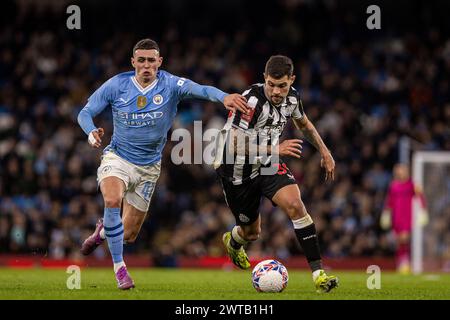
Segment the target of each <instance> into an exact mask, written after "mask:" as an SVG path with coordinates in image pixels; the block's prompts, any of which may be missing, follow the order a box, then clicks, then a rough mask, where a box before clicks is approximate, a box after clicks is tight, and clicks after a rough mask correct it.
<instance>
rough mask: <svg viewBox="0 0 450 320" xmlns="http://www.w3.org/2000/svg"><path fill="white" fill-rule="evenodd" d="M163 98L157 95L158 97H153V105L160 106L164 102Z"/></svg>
mask: <svg viewBox="0 0 450 320" xmlns="http://www.w3.org/2000/svg"><path fill="white" fill-rule="evenodd" d="M163 100H164V99H163V97H162V95H160V94H157V95H156V96H154V97H153V103H154V104H156V105H160V104H161V103H162V102H163Z"/></svg>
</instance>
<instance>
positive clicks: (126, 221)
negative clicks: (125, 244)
mask: <svg viewBox="0 0 450 320" xmlns="http://www.w3.org/2000/svg"><path fill="white" fill-rule="evenodd" d="M146 215H147V212H146V211H141V210H139V209H137V208H136V207H134V206H132V205H131V204H129V203H128V201H127V200H126V199H125V201H123V208H122V223H123V228H124V232H125V235H124V238H125V240H134V239H135V238H136V237H137V235H138V234H139V232H140V230H141V228H142V225H143V223H144V220H145V217H146ZM130 238H131V239H130Z"/></svg>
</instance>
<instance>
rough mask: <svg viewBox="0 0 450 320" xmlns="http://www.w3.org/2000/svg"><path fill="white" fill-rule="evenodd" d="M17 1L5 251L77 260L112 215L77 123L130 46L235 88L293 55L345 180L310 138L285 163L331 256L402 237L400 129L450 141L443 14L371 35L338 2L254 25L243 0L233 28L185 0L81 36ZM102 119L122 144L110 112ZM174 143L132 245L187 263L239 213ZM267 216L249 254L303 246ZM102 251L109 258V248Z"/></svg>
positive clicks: (5, 160) (6, 71)
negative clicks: (394, 183) (392, 221)
mask: <svg viewBox="0 0 450 320" xmlns="http://www.w3.org/2000/svg"><path fill="white" fill-rule="evenodd" d="M6 3H7V4H8V5H9V6H8V7H7V8H8V10H9V11H8V10H7V11H6V12H10V13H11V12H14V13H15V14H8V16H6V15H7V13H5V12H4V13H2V15H3V16H4V18H5V19H2V20H3V22H2V24H3V25H2V28H1V29H0V179H1V180H0V253H33V254H39V255H46V256H48V257H53V258H57V259H60V258H64V257H72V258H73V257H78V255H79V248H80V244H81V243H82V241H83V239H84V238H85V237H87V236H88V235H89V234H90V233H91V232H92V231H93V229H94V227H95V223H96V221H97V219H98V218H99V217H101V216H102V215H103V201H102V198H101V195H100V193H99V192H98V190H97V183H96V169H97V167H98V165H99V162H100V156H101V150H96V149H92V148H90V147H89V145H88V144H87V137H86V136H85V134H84V133H83V132H82V130H81V129H80V127H79V126H78V124H77V121H76V117H77V114H78V112H79V111H80V110H81V108H82V107H83V106H84V104H85V103H86V99H87V98H88V97H89V95H90V94H91V93H92V92H93V91H94V90H95V89H96V88H98V87H99V86H100V85H101V84H102V83H103V82H104V81H106V80H107V79H108V78H110V77H111V76H113V75H115V74H117V73H119V72H122V71H127V70H131V66H130V63H129V59H130V56H131V49H132V47H133V45H134V43H135V42H136V41H137V40H139V39H140V38H143V37H152V38H154V39H155V40H156V41H158V43H159V44H160V47H161V54H162V56H163V57H164V62H163V66H162V69H164V70H167V71H169V72H171V73H173V74H176V75H179V76H183V77H186V78H190V79H192V80H194V81H196V82H198V83H201V84H208V85H214V86H217V87H218V88H220V89H222V90H223V91H227V92H230V93H232V92H242V91H243V90H244V89H245V88H246V87H247V86H248V85H250V84H252V83H255V82H262V81H263V77H262V72H263V68H264V63H265V61H266V60H267V59H268V58H269V57H270V55H272V54H278V53H281V54H287V55H289V56H290V57H292V59H293V60H294V66H295V74H296V76H297V80H296V82H295V83H294V85H295V87H296V88H297V89H299V90H300V93H301V95H302V99H303V105H304V109H305V112H306V114H307V116H308V117H309V118H310V120H311V121H312V122H313V123H314V124H315V125H316V127H317V129H318V131H319V132H320V134H321V136H322V138H323V139H324V141H325V143H326V144H327V146H328V147H329V148H330V150H331V152H332V154H333V156H334V158H335V160H336V163H337V168H336V179H335V181H334V182H332V183H325V182H324V172H323V170H322V169H321V168H320V155H319V154H318V152H317V151H316V150H315V149H314V148H313V147H312V146H311V145H310V144H308V143H307V142H305V143H304V152H303V157H302V159H301V160H291V159H286V160H287V163H288V166H289V168H290V169H291V171H292V172H293V174H294V175H295V177H296V179H297V182H298V184H299V186H300V190H301V192H302V198H303V200H304V202H305V205H306V207H307V209H308V211H309V213H310V214H311V216H312V217H313V219H314V221H315V224H316V228H317V231H318V234H319V238H320V244H321V248H322V251H323V254H324V256H326V257H360V256H390V255H392V254H393V252H394V248H395V241H394V240H395V239H394V238H393V235H392V233H391V232H385V231H382V230H381V229H380V227H379V223H378V219H379V215H380V213H381V211H382V209H383V205H384V198H385V194H386V190H387V187H388V184H389V182H390V180H391V170H392V167H393V165H394V164H395V163H396V162H398V161H399V141H400V138H401V137H409V139H410V141H412V148H413V149H414V150H447V151H450V129H449V125H448V124H449V123H450V87H449V86H450V83H449V81H450V79H449V77H448V75H449V74H450V40H448V39H449V38H448V34H446V33H445V32H444V31H443V29H440V28H438V27H433V25H432V24H430V25H427V26H426V27H424V28H422V29H421V30H420V31H419V32H407V31H404V30H401V29H400V30H399V31H398V32H395V29H393V30H390V32H381V31H374V33H373V34H369V32H368V31H367V29H364V28H365V22H362V24H361V26H359V28H361V29H362V31H360V33H361V34H362V35H361V34H359V33H358V32H355V28H352V24H351V21H353V20H351V19H350V20H349V19H347V16H346V15H342V18H339V17H341V16H340V15H338V14H337V13H339V12H338V10H339V9H338V8H337V7H336V4H334V2H333V1H328V2H324V3H322V4H321V5H320V6H319V7H317V5H314V4H312V3H311V2H309V1H278V2H276V3H277V9H276V10H274V12H275V13H274V15H275V16H274V18H273V20H271V21H267V20H270V19H268V18H264V16H261V15H256V17H251V18H250V19H253V20H250V21H249V20H248V19H247V18H246V16H247V14H249V15H251V14H250V13H248V11H249V10H251V9H252V8H253V7H251V6H250V5H247V6H245V5H243V6H244V7H245V8H244V9H245V10H244V13H242V12H241V13H239V14H236V15H235V16H234V17H233V18H234V19H235V20H234V21H231V22H230V24H233V26H231V25H226V26H225V27H218V26H216V25H213V26H212V27H211V28H207V30H206V29H205V28H204V24H203V23H202V21H201V20H195V17H196V16H195V15H196V14H198V13H194V10H195V9H196V7H195V6H194V7H193V8H185V7H183V5H178V6H177V7H176V9H177V10H174V12H173V13H172V15H169V16H168V19H169V18H170V20H169V21H168V22H166V23H162V24H158V27H157V28H156V27H155V28H154V29H152V28H151V27H149V28H148V29H146V30H142V29H140V31H135V30H129V31H127V32H125V31H124V30H128V29H123V28H124V27H123V24H117V25H115V24H108V27H109V29H108V30H103V29H101V28H99V29H98V30H97V29H91V30H89V28H90V27H93V26H94V25H93V24H89V20H88V22H87V23H85V24H84V25H83V24H82V28H83V29H82V30H81V31H69V30H67V29H65V24H64V19H63V20H61V19H60V18H56V16H57V15H58V14H60V15H62V17H63V18H65V17H66V16H67V15H65V10H63V11H61V9H59V11H58V10H56V9H55V10H52V9H51V8H52V6H51V5H49V3H50V4H51V3H52V2H49V1H44V2H40V3H41V4H40V5H39V3H38V2H33V1H31V2H26V1H15V2H6ZM30 3H31V4H30ZM63 3H64V2H63ZM194 3H199V1H194ZM33 4H34V5H33ZM44 4H45V5H48V7H45V6H44ZM169 4H173V5H174V6H175V3H174V1H169V2H168V4H166V5H169ZM39 6H44V7H43V8H42V7H39ZM60 6H61V5H60ZM223 6H224V8H220V9H223V10H224V12H225V13H227V12H229V11H230V10H234V9H235V8H239V4H238V3H237V2H235V1H231V2H230V3H228V4H223ZM38 8H40V9H38ZM81 8H82V15H84V14H85V15H86V17H87V18H89V12H87V13H85V11H83V10H86V9H83V6H81ZM88 8H90V9H92V6H90V7H88ZM116 9H117V8H116ZM92 10H93V9H92ZM97 10H100V9H98V8H97ZM185 10H192V11H188V12H193V20H194V21H195V23H194V22H192V23H191V24H189V28H188V27H186V28H183V26H184V24H183V23H186V22H183V20H182V19H181V21H179V22H178V20H176V17H177V14H179V15H181V14H183V13H186V12H185ZM305 11H306V13H305ZM55 12H56V13H55ZM195 12H196V11H195ZM245 13H247V14H245ZM108 14H109V13H108V11H107V12H106V13H104V15H105V16H108ZM153 14H154V13H153ZM161 15H162V14H161ZM130 16H132V15H131V14H130ZM138 16H139V17H144V18H145V15H143V14H142V13H141V14H140V15H138ZM82 17H83V16H82ZM213 17H214V16H213ZM163 18H164V17H163V16H160V17H159V18H158V19H163ZM99 19H101V18H99ZM149 19H150V18H149ZM211 19H213V18H211ZM138 20H139V19H137V20H135V21H136V24H138V25H140V26H141V27H142V26H145V22H139V21H138ZM157 21H159V20H157ZM157 21H156V22H152V21H150V20H149V22H148V23H149V24H150V26H156V25H157ZM349 21H350V22H349ZM60 22H61V23H62V24H61V26H59V27H58V28H55V27H52V23H60ZM101 22H102V20H100V22H99V23H98V25H101ZM139 23H140V24H139ZM430 23H431V22H430ZM98 25H97V27H98ZM236 25H239V26H240V27H237V26H236ZM326 28H328V29H326ZM154 30H155V31H154ZM178 110H179V112H178V116H177V118H176V121H175V124H174V128H187V129H189V130H191V131H193V122H194V121H196V120H201V121H202V124H203V129H204V130H205V129H207V128H221V127H222V125H223V123H224V120H225V118H226V112H225V109H224V108H223V107H222V106H220V105H218V104H212V103H208V102H204V101H188V102H183V103H181V104H180V105H179V108H178ZM95 123H96V124H97V126H102V127H103V128H105V131H106V138H105V139H103V140H104V141H109V136H110V135H111V133H112V126H111V125H112V123H111V114H110V111H109V110H106V111H105V112H104V113H102V114H101V115H100V116H99V117H97V118H96V119H95ZM285 131H286V132H285V137H301V134H300V133H299V132H298V131H296V130H295V128H294V127H293V126H292V125H289V126H288V127H287V129H286V130H285ZM169 139H170V133H169ZM175 144H176V142H171V141H168V143H167V145H166V148H165V151H164V158H163V165H162V174H161V177H160V179H159V181H158V184H157V187H156V191H155V193H154V195H153V199H152V203H151V207H150V210H149V218H148V219H146V221H145V223H144V225H143V227H142V231H141V233H140V235H139V236H138V238H137V241H136V243H134V244H130V245H127V246H126V248H125V250H126V252H128V253H148V254H150V255H151V256H152V257H153V259H154V262H155V263H156V264H158V265H176V259H177V257H202V256H207V255H208V256H223V255H224V254H225V253H224V250H223V248H222V246H221V236H222V234H223V232H225V231H227V230H230V229H231V227H232V226H233V225H234V222H235V221H234V218H233V216H232V214H231V212H230V211H229V209H228V208H227V206H226V203H225V200H224V197H223V194H222V189H221V186H220V183H219V181H218V179H217V177H216V174H215V172H214V170H213V169H212V167H210V166H208V165H199V164H195V165H194V164H193V165H174V164H173V163H172V162H171V159H170V152H171V148H172V147H173V146H174V145H175ZM105 145H106V143H105ZM105 145H104V146H105ZM448 188H450V186H448ZM446 194H447V198H445V197H446V196H445V195H444V199H443V201H444V205H443V206H442V208H443V212H442V215H441V220H440V222H441V223H440V224H439V225H437V226H436V230H434V231H433V232H440V233H441V234H442V235H443V237H444V238H445V239H446V240H445V241H446V242H443V243H442V246H443V248H442V250H443V252H444V251H445V250H447V249H448V248H450V239H449V237H448V234H449V233H450V230H449V226H450V209H449V208H450V206H449V204H450V199H448V194H449V193H448V192H447V193H446ZM445 201H446V204H445ZM260 212H261V215H262V234H261V238H260V239H259V240H258V241H256V242H255V243H253V244H251V245H250V246H249V248H248V252H249V255H251V256H253V257H257V256H276V257H279V258H280V259H283V258H287V257H290V256H293V255H298V254H301V253H302V251H301V249H300V247H299V246H298V244H297V241H296V238H295V234H294V232H293V228H292V225H291V222H290V221H289V219H288V217H287V216H286V215H285V214H284V213H283V212H282V211H281V210H280V209H278V208H276V207H273V206H272V204H271V203H270V201H268V200H265V201H263V202H262V204H261V211H260ZM443 226H444V227H443ZM445 226H447V227H445ZM94 254H95V255H96V256H97V257H99V258H101V257H103V256H105V255H106V254H107V251H106V250H102V249H99V250H97V251H95V252H94Z"/></svg>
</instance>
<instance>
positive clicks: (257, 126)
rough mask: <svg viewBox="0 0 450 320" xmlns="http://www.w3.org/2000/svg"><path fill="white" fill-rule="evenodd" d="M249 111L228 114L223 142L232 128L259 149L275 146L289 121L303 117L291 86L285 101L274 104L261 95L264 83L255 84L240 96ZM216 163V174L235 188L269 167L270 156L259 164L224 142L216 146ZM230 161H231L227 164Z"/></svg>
mask: <svg viewBox="0 0 450 320" xmlns="http://www.w3.org/2000/svg"><path fill="white" fill-rule="evenodd" d="M242 95H243V96H244V97H245V98H246V99H247V104H248V106H249V107H250V108H251V109H250V110H251V112H250V114H248V115H246V114H243V113H241V112H240V111H236V112H234V113H231V112H230V114H229V115H228V120H227V122H226V124H225V126H224V128H223V130H222V131H221V132H222V134H224V133H225V135H224V137H222V140H223V141H225V140H227V138H226V137H225V136H229V134H228V133H229V132H230V130H232V128H235V129H237V130H239V131H240V133H244V134H245V135H247V136H249V137H250V139H253V140H254V141H256V143H257V144H258V145H260V146H268V145H272V146H276V145H278V144H279V138H280V136H281V134H282V133H283V130H284V127H285V125H286V123H287V121H288V120H289V119H290V118H294V119H301V118H302V117H303V116H304V111H303V106H302V102H301V100H300V96H299V93H298V92H297V90H295V89H294V88H293V87H291V88H290V89H289V93H288V95H287V97H286V98H285V99H284V101H283V102H282V103H281V104H280V105H278V106H275V105H273V104H272V103H271V102H270V101H269V99H267V98H266V96H265V93H264V84H262V83H260V84H254V85H252V86H251V87H250V88H249V89H248V90H246V91H244V93H243V94H242ZM217 151H218V153H217V155H216V158H219V162H220V166H219V164H216V166H215V167H216V170H217V173H218V174H219V175H220V176H221V177H222V178H225V179H226V180H228V181H230V182H232V183H233V184H235V185H239V184H242V183H243V182H245V181H248V180H249V179H253V178H255V177H256V176H258V175H259V174H260V170H261V167H264V166H266V165H270V155H269V156H266V157H261V158H259V159H258V161H254V158H252V159H253V160H251V159H250V158H249V156H248V155H240V154H239V153H238V154H232V155H230V151H229V149H228V148H227V146H226V145H224V143H222V144H218V150H217ZM230 159H231V161H230Z"/></svg>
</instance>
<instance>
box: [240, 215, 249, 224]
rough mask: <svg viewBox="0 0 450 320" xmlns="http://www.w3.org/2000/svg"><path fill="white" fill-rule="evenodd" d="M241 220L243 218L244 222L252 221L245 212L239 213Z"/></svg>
mask: <svg viewBox="0 0 450 320" xmlns="http://www.w3.org/2000/svg"><path fill="white" fill-rule="evenodd" d="M239 220H241V221H242V222H244V223H245V222H249V221H250V219H249V217H247V216H246V215H245V214H243V213H241V214H239Z"/></svg>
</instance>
